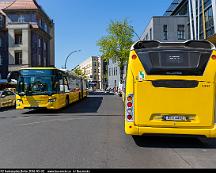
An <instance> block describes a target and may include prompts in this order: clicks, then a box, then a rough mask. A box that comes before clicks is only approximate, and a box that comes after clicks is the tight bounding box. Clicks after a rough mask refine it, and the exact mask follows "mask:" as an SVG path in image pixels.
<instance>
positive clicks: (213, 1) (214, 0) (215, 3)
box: [212, 0, 216, 33]
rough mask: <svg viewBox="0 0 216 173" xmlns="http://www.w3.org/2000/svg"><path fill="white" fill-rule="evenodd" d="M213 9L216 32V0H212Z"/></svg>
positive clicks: (215, 29)
mask: <svg viewBox="0 0 216 173" xmlns="http://www.w3.org/2000/svg"><path fill="white" fill-rule="evenodd" d="M212 11H213V19H214V31H215V33H216V0H212Z"/></svg>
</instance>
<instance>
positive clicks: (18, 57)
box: [15, 51, 22, 65]
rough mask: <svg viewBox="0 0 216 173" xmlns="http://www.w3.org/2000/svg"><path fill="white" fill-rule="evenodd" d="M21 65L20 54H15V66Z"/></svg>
mask: <svg viewBox="0 0 216 173" xmlns="http://www.w3.org/2000/svg"><path fill="white" fill-rule="evenodd" d="M21 64H22V52H21V51H19V52H15V65H21Z"/></svg>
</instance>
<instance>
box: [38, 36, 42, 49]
mask: <svg viewBox="0 0 216 173" xmlns="http://www.w3.org/2000/svg"><path fill="white" fill-rule="evenodd" d="M38 47H41V39H40V38H39V39H38Z"/></svg>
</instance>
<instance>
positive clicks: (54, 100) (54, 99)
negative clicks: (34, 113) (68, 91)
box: [48, 98, 56, 103]
mask: <svg viewBox="0 0 216 173" xmlns="http://www.w3.org/2000/svg"><path fill="white" fill-rule="evenodd" d="M48 102H49V103H53V102H56V98H52V99H49V100H48Z"/></svg>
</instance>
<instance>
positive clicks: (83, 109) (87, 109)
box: [23, 97, 103, 116]
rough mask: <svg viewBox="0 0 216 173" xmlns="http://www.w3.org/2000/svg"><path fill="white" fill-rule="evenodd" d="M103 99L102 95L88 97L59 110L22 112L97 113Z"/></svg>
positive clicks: (54, 114)
mask: <svg viewBox="0 0 216 173" xmlns="http://www.w3.org/2000/svg"><path fill="white" fill-rule="evenodd" d="M102 101H103V97H88V98H85V99H84V100H81V101H79V102H76V103H73V104H71V105H69V106H68V107H66V108H63V109H60V110H47V109H39V110H32V111H29V112H25V113H23V114H52V115H51V116H59V114H62V113H63V114H70V113H76V114H79V113H97V111H98V109H99V108H100V106H101V104H102Z"/></svg>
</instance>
